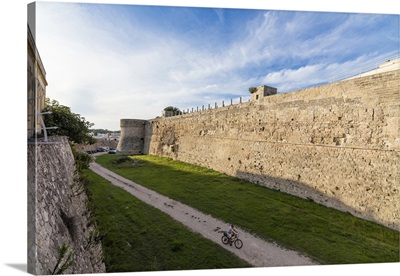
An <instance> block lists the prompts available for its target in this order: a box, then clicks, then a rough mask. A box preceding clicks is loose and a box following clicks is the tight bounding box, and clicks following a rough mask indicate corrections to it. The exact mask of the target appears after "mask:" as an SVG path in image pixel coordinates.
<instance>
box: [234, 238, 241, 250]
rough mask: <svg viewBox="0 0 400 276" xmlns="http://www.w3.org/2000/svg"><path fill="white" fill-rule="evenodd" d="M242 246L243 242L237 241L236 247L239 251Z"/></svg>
mask: <svg viewBox="0 0 400 276" xmlns="http://www.w3.org/2000/svg"><path fill="white" fill-rule="evenodd" d="M242 246H243V242H242V240H239V239H237V240H236V241H235V247H236V248H237V249H240V248H242Z"/></svg>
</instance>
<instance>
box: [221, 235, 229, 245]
mask: <svg viewBox="0 0 400 276" xmlns="http://www.w3.org/2000/svg"><path fill="white" fill-rule="evenodd" d="M221 241H222V243H223V244H228V243H229V239H228V237H227V236H222V238H221Z"/></svg>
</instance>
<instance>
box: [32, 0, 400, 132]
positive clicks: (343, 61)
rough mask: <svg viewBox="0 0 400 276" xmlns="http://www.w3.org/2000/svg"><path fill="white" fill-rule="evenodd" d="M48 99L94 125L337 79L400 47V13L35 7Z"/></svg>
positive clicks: (56, 4) (46, 4) (114, 126)
mask: <svg viewBox="0 0 400 276" xmlns="http://www.w3.org/2000/svg"><path fill="white" fill-rule="evenodd" d="M36 43H37V47H38V49H39V53H40V55H41V58H42V61H43V64H44V67H45V69H46V72H47V80H48V87H47V96H48V97H49V98H51V99H56V100H58V101H59V102H60V104H62V105H66V106H69V107H71V110H72V112H74V113H78V114H80V115H81V116H83V117H85V119H86V120H88V121H90V122H91V123H94V124H95V125H94V128H107V129H109V130H119V122H120V119H121V118H132V119H151V118H154V117H156V116H160V115H161V112H162V110H163V109H164V108H165V107H167V106H175V107H178V108H180V109H181V110H187V109H189V110H191V109H192V108H194V109H196V107H197V106H198V107H201V106H202V105H204V106H208V104H211V106H214V103H215V102H217V103H218V105H221V102H222V101H225V102H230V99H233V101H234V103H237V102H238V101H239V100H238V99H239V97H243V99H244V100H247V99H248V98H249V96H250V94H249V92H248V88H249V87H251V86H259V85H268V86H273V87H276V88H277V89H278V93H286V92H290V91H294V90H297V89H302V88H306V87H310V86H315V85H320V84H324V83H327V82H329V81H332V80H336V79H337V78H338V77H339V76H342V75H343V74H350V73H353V72H354V69H358V68H362V67H364V66H365V65H368V64H371V63H376V62H379V61H382V62H383V61H384V60H386V59H387V58H388V57H392V56H394V55H396V54H398V52H399V15H398V14H372V13H349V12H307V11H285V10H268V9H238V8H193V7H170V6H144V5H129V4H91V3H86V4H78V3H65V2H37V3H36Z"/></svg>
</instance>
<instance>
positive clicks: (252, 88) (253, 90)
mask: <svg viewBox="0 0 400 276" xmlns="http://www.w3.org/2000/svg"><path fill="white" fill-rule="evenodd" d="M256 91H257V87H254V86H251V87H249V92H250V94H253V93H254V92H256Z"/></svg>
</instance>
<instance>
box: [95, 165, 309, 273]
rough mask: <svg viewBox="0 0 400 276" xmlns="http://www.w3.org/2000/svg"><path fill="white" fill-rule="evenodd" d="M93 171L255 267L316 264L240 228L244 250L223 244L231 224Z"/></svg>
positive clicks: (102, 171) (107, 172)
mask: <svg viewBox="0 0 400 276" xmlns="http://www.w3.org/2000/svg"><path fill="white" fill-rule="evenodd" d="M90 169H91V170H92V171H94V172H95V173H97V174H98V175H100V176H102V177H103V178H105V179H107V180H109V181H110V182H111V183H112V184H113V185H115V186H118V187H121V188H123V189H124V190H126V191H127V192H129V193H131V194H132V195H133V196H135V197H136V198H138V199H139V200H141V201H143V202H145V203H147V204H150V205H152V206H154V207H156V208H158V209H160V210H161V211H163V212H165V213H167V214H168V215H170V216H171V217H172V218H173V219H175V220H177V221H179V222H181V223H182V224H184V225H185V226H186V227H188V228H190V229H191V230H192V231H194V232H197V233H200V234H201V235H202V236H204V237H205V238H207V239H209V240H211V241H213V242H215V243H217V244H219V245H221V246H223V247H224V248H225V249H227V250H229V251H231V252H232V253H234V254H235V255H237V256H238V257H240V258H241V259H243V260H245V261H247V262H248V263H250V264H251V265H253V266H255V267H273V266H300V265H313V264H315V263H313V262H312V261H311V260H310V259H309V258H307V257H304V256H301V255H299V254H298V253H297V252H295V251H291V250H286V249H282V248H281V247H278V246H277V245H275V244H273V243H268V242H265V241H264V240H261V239H259V238H257V237H255V236H254V235H251V234H249V233H246V232H245V231H243V230H242V229H240V228H238V230H239V237H240V239H241V240H242V241H243V247H242V248H241V249H236V248H235V247H234V246H229V245H224V244H222V242H221V236H222V234H221V231H223V230H227V228H228V226H229V225H228V223H226V222H223V221H220V220H217V219H215V218H213V217H211V216H210V215H207V214H203V213H201V212H199V211H198V210H196V209H194V208H191V207H189V206H187V205H184V204H182V203H180V202H177V201H175V200H172V199H170V198H168V197H165V196H163V195H160V194H158V193H156V192H154V191H152V190H149V189H147V188H145V187H143V186H140V185H138V184H136V183H134V182H132V181H130V180H128V179H126V178H123V177H121V176H119V175H117V174H115V173H113V172H112V171H110V170H107V169H105V168H104V167H102V166H100V165H99V164H97V163H91V164H90Z"/></svg>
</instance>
